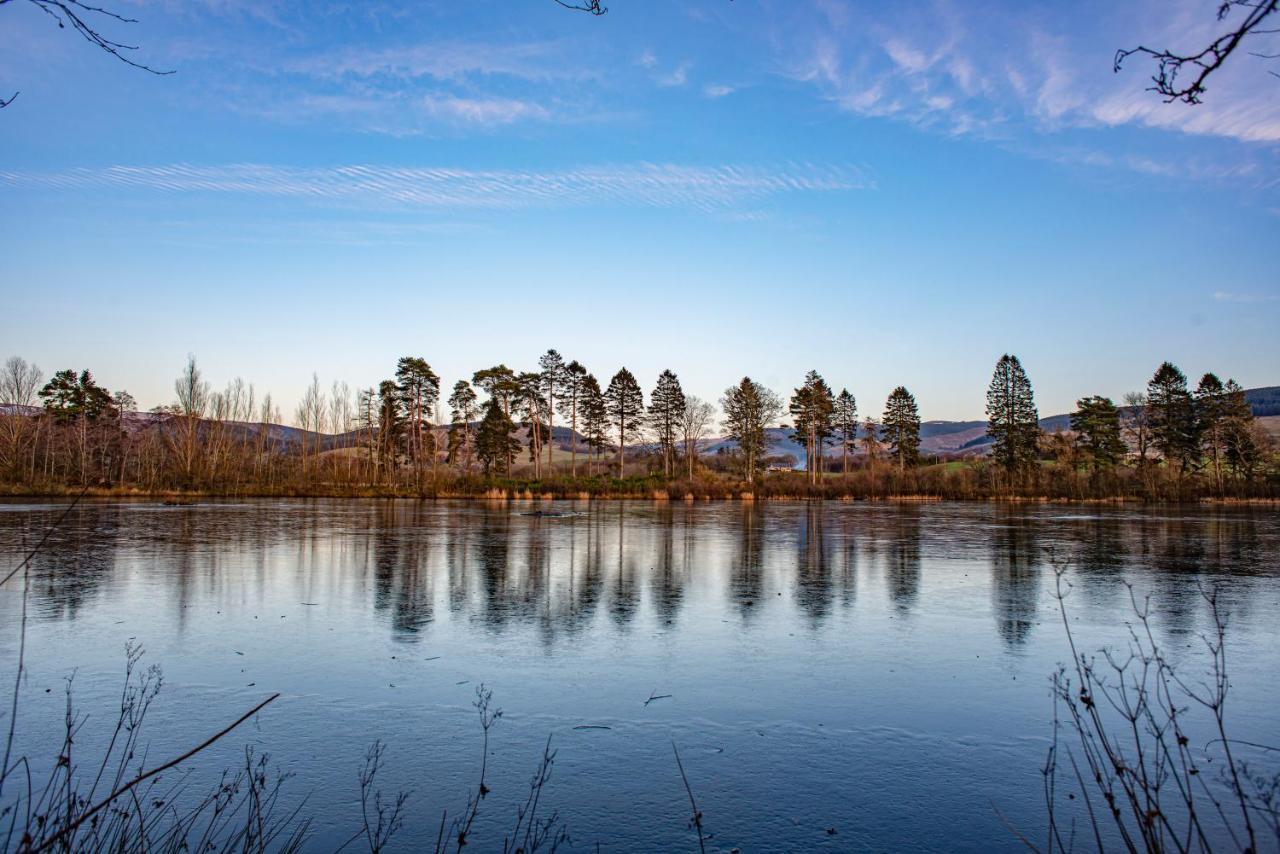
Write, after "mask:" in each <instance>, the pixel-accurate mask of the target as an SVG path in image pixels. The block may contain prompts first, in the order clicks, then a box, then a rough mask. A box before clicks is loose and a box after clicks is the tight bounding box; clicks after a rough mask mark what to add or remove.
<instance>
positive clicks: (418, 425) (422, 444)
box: [396, 356, 440, 483]
mask: <svg viewBox="0 0 1280 854" xmlns="http://www.w3.org/2000/svg"><path fill="white" fill-rule="evenodd" d="M396 385H397V386H398V387H399V391H400V399H401V401H402V403H403V406H404V418H405V429H406V430H407V434H408V435H407V440H408V442H409V458H410V459H411V460H412V461H413V471H414V478H415V482H419V483H420V481H417V479H418V478H420V477H421V475H422V464H423V462H424V461H425V460H427V459H431V460H432V462H434V461H435V450H436V448H435V436H434V435H433V434H432V433H431V412H432V409H433V407H435V405H436V400H438V399H439V397H440V378H439V377H438V376H436V374H435V371H433V370H431V366H430V365H428V364H427V362H426V360H425V359H421V358H418V357H416V356H405V357H404V358H402V359H400V361H399V362H398V363H397V364H396Z"/></svg>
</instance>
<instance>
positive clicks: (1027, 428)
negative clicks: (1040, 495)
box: [987, 353, 1040, 475]
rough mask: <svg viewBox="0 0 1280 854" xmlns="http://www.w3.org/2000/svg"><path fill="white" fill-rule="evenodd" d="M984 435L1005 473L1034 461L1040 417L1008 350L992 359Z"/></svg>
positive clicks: (1023, 374) (1027, 382) (1018, 365)
mask: <svg viewBox="0 0 1280 854" xmlns="http://www.w3.org/2000/svg"><path fill="white" fill-rule="evenodd" d="M987 435H988V436H990V437H991V438H992V440H993V443H992V447H991V456H992V458H993V459H994V460H995V461H996V463H997V464H998V465H1000V466H1002V467H1003V468H1004V470H1005V472H1006V473H1008V474H1009V475H1013V474H1015V473H1018V472H1022V471H1026V470H1027V469H1028V468H1029V467H1030V466H1032V465H1034V464H1035V460H1036V447H1037V442H1038V441H1039V438H1040V416H1039V414H1038V413H1037V412H1036V403H1035V398H1034V396H1033V395H1032V393H1031V381H1030V380H1029V379H1027V374H1026V372H1025V371H1024V370H1023V369H1022V364H1021V363H1020V362H1019V361H1018V357H1017V356H1011V355H1009V354H1008V353H1005V354H1004V355H1003V356H1001V357H1000V360H999V361H997V362H996V369H995V373H994V374H993V375H992V377H991V385H990V386H988V388H987Z"/></svg>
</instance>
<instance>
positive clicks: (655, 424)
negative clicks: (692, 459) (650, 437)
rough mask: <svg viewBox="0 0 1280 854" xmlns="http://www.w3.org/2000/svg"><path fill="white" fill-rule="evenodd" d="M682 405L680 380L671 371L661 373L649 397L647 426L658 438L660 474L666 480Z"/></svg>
mask: <svg viewBox="0 0 1280 854" xmlns="http://www.w3.org/2000/svg"><path fill="white" fill-rule="evenodd" d="M684 403H685V400H684V390H683V389H682V388H680V379H679V378H678V377H677V376H676V375H675V374H674V373H672V372H671V371H663V372H662V373H661V374H660V375H659V376H658V384H657V386H655V387H654V389H653V394H652V395H650V397H649V426H650V427H651V428H652V429H653V432H654V434H655V435H656V436H657V437H658V448H659V450H661V452H662V473H663V475H665V476H666V477H668V478H670V477H671V474H672V471H673V469H674V468H675V457H676V441H677V440H678V439H679V435H680V427H681V424H682V423H683V419H684Z"/></svg>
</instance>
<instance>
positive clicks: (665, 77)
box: [655, 62, 693, 88]
mask: <svg viewBox="0 0 1280 854" xmlns="http://www.w3.org/2000/svg"><path fill="white" fill-rule="evenodd" d="M692 67H693V63H690V62H682V63H680V64H679V65H677V66H676V67H675V68H673V69H671V70H670V71H669V72H667V73H666V74H659V75H658V76H657V78H655V82H656V83H657V84H658V85H659V86H663V87H666V88H673V87H676V86H683V85H684V84H686V83H688V82H689V69H690V68H692Z"/></svg>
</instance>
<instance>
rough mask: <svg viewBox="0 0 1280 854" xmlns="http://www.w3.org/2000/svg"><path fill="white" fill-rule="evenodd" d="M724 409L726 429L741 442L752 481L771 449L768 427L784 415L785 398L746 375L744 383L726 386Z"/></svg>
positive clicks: (739, 447)
mask: <svg viewBox="0 0 1280 854" xmlns="http://www.w3.org/2000/svg"><path fill="white" fill-rule="evenodd" d="M720 408H721V409H722V410H724V418H725V420H724V427H725V432H726V433H728V435H729V438H730V439H732V440H733V441H735V442H737V443H738V450H739V451H740V452H741V454H742V458H743V467H744V473H745V475H746V478H747V482H748V483H752V482H754V481H755V477H756V474H757V473H758V472H759V471H760V465H761V462H760V461H761V460H762V459H763V457H764V455H765V452H766V451H767V450H768V449H769V444H770V443H769V441H768V436H767V434H766V433H765V430H766V428H768V426H769V425H770V424H772V423H774V422H775V421H777V419H778V416H779V415H781V414H782V400H781V399H780V398H779V397H778V396H777V395H776V394H774V393H773V392H772V391H770V390H769V389H767V388H765V387H764V386H762V385H760V384H759V383H757V382H755V381H754V380H752V379H751V378H750V377H743V378H742V382H740V383H738V384H737V385H735V386H730V387H729V388H727V389H725V392H724V397H722V398H721V399H720Z"/></svg>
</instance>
